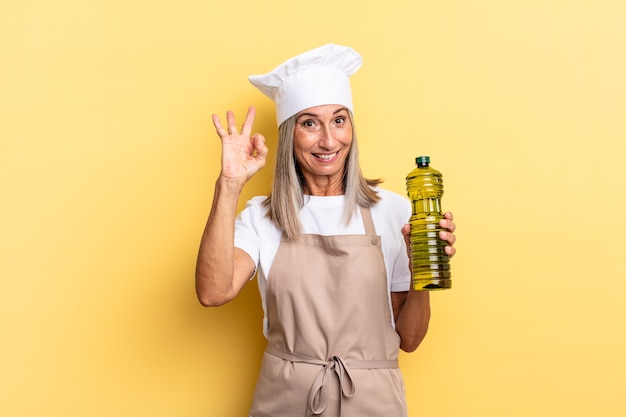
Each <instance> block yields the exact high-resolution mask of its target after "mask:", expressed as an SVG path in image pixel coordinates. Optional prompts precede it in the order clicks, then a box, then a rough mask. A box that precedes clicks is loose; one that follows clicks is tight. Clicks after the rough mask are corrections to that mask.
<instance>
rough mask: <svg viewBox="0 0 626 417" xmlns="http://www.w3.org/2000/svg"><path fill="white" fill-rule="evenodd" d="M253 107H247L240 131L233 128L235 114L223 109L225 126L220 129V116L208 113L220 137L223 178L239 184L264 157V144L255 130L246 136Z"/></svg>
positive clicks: (234, 126)
mask: <svg viewBox="0 0 626 417" xmlns="http://www.w3.org/2000/svg"><path fill="white" fill-rule="evenodd" d="M255 115H256V109H255V108H254V107H252V106H250V108H249V109H248V114H247V115H246V120H245V121H244V122H243V126H242V128H241V133H239V131H238V129H237V125H236V122H235V114H234V113H233V112H232V111H230V110H229V111H228V112H226V123H227V124H228V127H227V129H224V127H223V126H222V123H221V121H220V118H219V117H218V116H217V115H216V114H214V115H213V116H212V119H213V125H215V130H216V131H217V134H218V135H219V137H220V139H221V140H222V172H221V173H220V176H221V177H222V179H223V180H226V181H228V182H232V183H234V184H236V185H237V186H239V187H243V185H244V184H245V183H246V182H247V181H248V180H249V179H250V178H251V177H252V176H253V175H254V174H255V173H257V172H258V171H259V170H260V169H261V168H263V167H264V166H265V162H266V160H267V152H268V151H267V146H265V138H264V137H263V135H261V134H259V133H255V134H254V135H252V136H250V132H251V131H252V124H253V122H254V117H255Z"/></svg>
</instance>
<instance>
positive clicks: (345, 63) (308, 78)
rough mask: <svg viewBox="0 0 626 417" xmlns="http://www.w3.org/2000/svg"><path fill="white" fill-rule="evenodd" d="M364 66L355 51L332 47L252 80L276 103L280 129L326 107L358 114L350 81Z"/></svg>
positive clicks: (304, 55) (289, 60) (281, 65)
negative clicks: (337, 106) (314, 109)
mask: <svg viewBox="0 0 626 417" xmlns="http://www.w3.org/2000/svg"><path fill="white" fill-rule="evenodd" d="M362 63H363V59H362V58H361V55H359V54H358V53H357V52H356V51H355V50H354V49H352V48H349V47H347V46H340V45H334V44H328V45H324V46H320V47H319V48H315V49H312V50H310V51H307V52H304V53H302V54H300V55H298V56H295V57H293V58H291V59H288V60H287V61H285V62H283V63H282V64H280V65H279V66H277V67H276V68H274V69H273V70H272V71H270V72H268V73H267V74H261V75H251V76H250V77H249V80H250V82H251V83H252V84H253V85H254V86H255V87H256V88H258V89H259V90H261V92H262V93H263V94H265V95H266V96H268V97H269V98H271V99H272V100H274V102H275V103H276V121H277V123H278V125H279V126H280V124H281V123H282V122H284V121H285V120H287V119H288V118H289V117H291V116H293V115H294V114H296V113H298V112H299V111H302V110H304V109H308V108H309V107H314V106H321V105H323V104H341V105H344V106H346V107H347V108H348V109H350V111H354V109H353V105H352V90H351V88H350V81H349V80H348V77H350V76H351V75H352V74H354V73H355V72H357V70H358V69H359V68H360V67H361V64H362Z"/></svg>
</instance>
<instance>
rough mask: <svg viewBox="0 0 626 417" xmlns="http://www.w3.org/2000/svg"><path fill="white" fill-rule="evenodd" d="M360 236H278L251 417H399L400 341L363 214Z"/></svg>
mask: <svg viewBox="0 0 626 417" xmlns="http://www.w3.org/2000/svg"><path fill="white" fill-rule="evenodd" d="M361 216H362V218H363V223H364V226H365V233H366V234H365V235H336V236H320V235H304V236H302V238H301V239H300V240H298V241H290V240H288V239H287V238H285V237H283V239H282V242H281V244H280V247H279V249H278V252H277V253H276V257H275V259H274V262H273V264H272V267H271V270H270V273H269V277H268V285H267V296H266V301H267V306H266V308H267V316H268V323H269V333H268V339H269V340H268V347H267V349H266V351H265V354H264V355H263V361H262V364H261V370H260V374H259V378H258V381H257V387H256V391H255V395H254V400H253V403H252V408H251V410H250V416H252V417H283V416H284V417H299V416H302V417H304V416H321V417H335V416H344V417H345V416H348V417H367V416H381V417H404V416H406V415H407V413H406V404H405V396H404V383H403V380H402V376H401V374H400V370H399V369H398V352H399V344H400V338H399V336H398V334H397V333H396V331H395V330H394V329H393V327H392V325H391V313H390V310H389V300H388V289H387V279H386V276H387V273H386V269H385V265H384V260H383V253H382V250H381V242H380V237H378V236H377V235H376V231H375V229H374V223H373V221H372V216H371V213H370V210H369V209H361Z"/></svg>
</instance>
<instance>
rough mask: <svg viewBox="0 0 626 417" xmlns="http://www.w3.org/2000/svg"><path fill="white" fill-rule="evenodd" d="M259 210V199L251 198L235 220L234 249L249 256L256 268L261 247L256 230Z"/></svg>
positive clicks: (259, 214)
mask: <svg viewBox="0 0 626 417" xmlns="http://www.w3.org/2000/svg"><path fill="white" fill-rule="evenodd" d="M261 208H262V207H261V205H260V201H259V199H257V198H253V199H252V200H250V201H248V202H247V203H246V206H245V208H244V209H243V210H242V211H241V213H239V215H238V216H237V218H236V219H235V247H236V248H239V249H241V250H243V251H244V252H246V253H247V254H248V255H250V257H251V258H252V260H253V261H254V264H255V265H256V267H257V268H258V266H259V253H260V247H261V239H260V237H259V229H258V227H259V221H258V220H259V218H260V216H261Z"/></svg>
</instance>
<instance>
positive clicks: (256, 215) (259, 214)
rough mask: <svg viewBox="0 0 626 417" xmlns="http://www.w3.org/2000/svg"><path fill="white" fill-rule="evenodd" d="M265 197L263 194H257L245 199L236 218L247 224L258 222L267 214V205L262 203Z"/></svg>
mask: <svg viewBox="0 0 626 417" xmlns="http://www.w3.org/2000/svg"><path fill="white" fill-rule="evenodd" d="M266 199H267V197H265V196H257V197H252V198H251V199H250V200H248V201H246V204H245V206H244V208H243V210H241V212H240V213H239V215H238V216H237V220H238V221H239V222H243V223H248V224H258V223H259V221H260V220H261V219H263V218H264V217H266V214H267V207H266V206H265V205H264V204H263V202H264V201H265V200H266Z"/></svg>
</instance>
